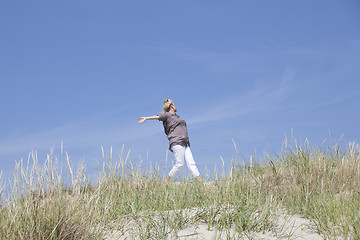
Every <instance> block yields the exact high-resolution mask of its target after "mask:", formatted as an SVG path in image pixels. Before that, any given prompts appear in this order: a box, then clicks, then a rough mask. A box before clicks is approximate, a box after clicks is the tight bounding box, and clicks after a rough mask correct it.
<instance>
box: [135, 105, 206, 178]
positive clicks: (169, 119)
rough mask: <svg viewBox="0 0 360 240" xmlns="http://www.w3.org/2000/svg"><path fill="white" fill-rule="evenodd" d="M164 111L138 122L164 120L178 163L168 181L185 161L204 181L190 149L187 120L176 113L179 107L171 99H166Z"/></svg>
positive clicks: (142, 118)
mask: <svg viewBox="0 0 360 240" xmlns="http://www.w3.org/2000/svg"><path fill="white" fill-rule="evenodd" d="M163 109H164V113H163V114H160V115H156V116H150V117H140V118H139V119H141V120H140V121H139V122H138V123H139V124H140V123H143V122H145V121H146V120H159V121H162V122H163V125H164V130H165V134H166V135H167V137H168V139H169V143H170V146H169V149H170V151H171V152H173V153H174V154H175V160H176V164H175V165H174V166H173V168H172V169H171V171H170V172H169V175H168V176H167V177H166V181H170V180H171V178H173V177H175V175H176V174H177V173H178V172H179V171H180V170H181V169H182V168H183V166H184V162H186V164H187V166H188V168H189V170H190V172H191V173H192V175H193V176H194V177H195V178H196V179H197V180H198V181H199V182H202V179H201V177H200V173H199V170H198V169H197V167H196V164H195V161H194V158H193V156H192V153H191V150H190V142H189V137H188V133H187V128H186V122H185V121H184V120H183V119H181V118H180V116H179V115H177V114H176V112H177V109H176V106H175V103H174V102H173V101H172V100H171V99H165V100H164V105H163Z"/></svg>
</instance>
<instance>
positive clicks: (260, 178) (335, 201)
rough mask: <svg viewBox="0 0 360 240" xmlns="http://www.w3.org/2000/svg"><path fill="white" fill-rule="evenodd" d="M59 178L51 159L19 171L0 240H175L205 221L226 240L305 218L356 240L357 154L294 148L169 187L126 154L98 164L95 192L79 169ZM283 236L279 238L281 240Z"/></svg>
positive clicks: (326, 232) (0, 219) (328, 234)
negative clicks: (283, 219) (113, 238)
mask: <svg viewBox="0 0 360 240" xmlns="http://www.w3.org/2000/svg"><path fill="white" fill-rule="evenodd" d="M66 159H67V163H68V167H67V173H64V174H63V173H61V172H60V173H59V172H58V168H57V166H56V164H55V161H54V160H53V156H52V154H49V156H48V158H47V159H46V161H45V164H44V165H43V166H39V164H38V162H37V159H36V156H32V157H31V158H29V161H28V162H27V163H26V164H25V163H23V162H20V163H18V164H16V167H15V172H14V180H13V182H12V184H11V186H10V188H11V189H10V191H9V192H10V193H9V194H8V196H7V197H4V196H3V199H2V208H1V214H0V239H102V238H105V236H106V234H107V233H109V232H110V231H111V230H114V229H116V230H118V231H120V233H121V232H122V233H123V234H124V236H128V238H130V239H131V238H132V237H134V238H135V237H137V239H166V238H176V236H177V233H178V232H179V231H180V230H181V229H182V228H184V227H185V226H186V225H188V224H192V223H195V222H199V221H202V222H206V223H207V225H208V228H209V229H210V228H215V229H218V230H220V231H223V232H224V233H225V234H228V235H227V237H228V238H233V237H235V236H232V235H231V233H230V229H232V230H235V232H236V233H237V236H241V235H243V234H246V233H248V232H252V231H259V232H261V231H274V232H278V234H281V229H279V227H278V226H276V224H275V222H276V216H277V215H278V213H279V212H287V213H290V214H301V215H303V216H305V217H307V218H309V219H310V220H311V221H312V222H313V223H314V225H315V226H316V229H317V231H318V232H319V233H320V234H321V235H322V236H323V237H324V238H326V239H335V238H341V239H359V236H360V219H359V217H360V216H359V210H360V201H359V199H360V189H359V185H360V148H359V146H358V145H355V144H353V143H351V144H349V145H348V146H347V147H345V148H339V147H338V145H335V146H331V147H319V148H314V149H313V148H310V147H309V146H305V147H304V146H298V145H296V144H293V145H292V146H290V147H287V148H286V150H285V151H284V152H282V153H280V154H279V155H278V156H277V157H265V159H263V161H256V162H255V163H253V162H251V163H249V164H245V165H244V164H239V165H237V164H234V165H233V166H232V167H231V170H230V172H229V173H228V174H227V175H226V176H222V177H218V176H217V175H214V176H208V180H209V183H206V184H199V183H197V182H194V181H191V179H186V178H185V179H184V180H183V181H182V182H181V183H166V182H165V181H164V180H163V177H162V176H163V172H162V169H161V168H160V167H159V166H155V167H152V168H150V169H148V170H147V171H143V170H141V169H140V168H139V167H136V166H133V165H132V163H131V161H130V157H129V154H127V155H126V154H122V155H121V156H119V157H118V158H117V159H112V157H105V156H104V162H103V165H102V167H101V169H100V170H99V176H98V179H97V182H96V184H92V185H91V184H90V181H89V177H88V176H87V175H86V171H85V169H84V168H83V167H81V166H80V167H79V169H78V170H77V171H73V169H72V168H71V164H70V162H69V158H68V157H67V158H66ZM279 236H280V235H279Z"/></svg>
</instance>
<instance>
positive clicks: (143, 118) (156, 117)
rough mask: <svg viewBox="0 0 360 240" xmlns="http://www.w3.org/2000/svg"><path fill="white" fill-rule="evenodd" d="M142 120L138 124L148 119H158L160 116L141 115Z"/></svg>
mask: <svg viewBox="0 0 360 240" xmlns="http://www.w3.org/2000/svg"><path fill="white" fill-rule="evenodd" d="M139 119H140V121H138V124H140V123H143V122H145V121H146V120H158V119H159V116H150V117H139Z"/></svg>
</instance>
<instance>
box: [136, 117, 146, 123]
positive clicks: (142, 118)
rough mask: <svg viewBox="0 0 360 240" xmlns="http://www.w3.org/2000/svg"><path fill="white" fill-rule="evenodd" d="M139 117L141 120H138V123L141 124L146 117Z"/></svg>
mask: <svg viewBox="0 0 360 240" xmlns="http://www.w3.org/2000/svg"><path fill="white" fill-rule="evenodd" d="M139 119H141V120H140V121H138V124H141V123H143V122H145V121H146V120H147V119H146V117H139Z"/></svg>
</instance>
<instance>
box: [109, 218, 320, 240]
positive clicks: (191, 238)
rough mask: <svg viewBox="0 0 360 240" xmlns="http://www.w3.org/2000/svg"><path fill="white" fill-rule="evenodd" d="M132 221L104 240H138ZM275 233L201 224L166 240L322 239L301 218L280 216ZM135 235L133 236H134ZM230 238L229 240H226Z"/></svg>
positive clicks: (305, 220)
mask: <svg viewBox="0 0 360 240" xmlns="http://www.w3.org/2000/svg"><path fill="white" fill-rule="evenodd" d="M137 226H139V225H136V224H134V222H133V221H129V220H128V222H127V224H126V225H125V227H124V228H123V230H122V231H115V232H113V233H112V234H110V235H109V236H107V237H106V240H125V239H140V237H139V236H138V235H136V232H137V229H136V227H137ZM275 229H276V231H274V232H265V233H256V232H250V233H246V234H245V233H244V234H242V235H239V234H238V233H236V232H235V231H233V230H230V231H228V232H219V231H217V230H215V229H214V228H211V229H210V230H208V225H207V224H206V223H203V222H199V223H196V224H192V225H188V226H187V227H186V228H184V229H182V230H180V231H179V232H178V233H177V236H175V235H174V234H173V235H171V236H169V237H168V239H180V240H202V239H204V240H212V239H213V240H220V239H221V240H222V239H244V240H245V239H253V240H260V239H264V240H265V239H266V240H275V239H299V240H300V239H307V240H321V239H324V238H323V237H322V236H321V235H319V234H317V233H316V232H315V228H314V226H312V224H311V222H310V221H309V220H308V219H305V218H302V217H301V216H298V215H294V216H291V217H289V216H285V215H282V216H280V217H279V219H278V220H277V222H276V227H275ZM134 234H135V235H134ZM229 236H230V238H228V237H229Z"/></svg>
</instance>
